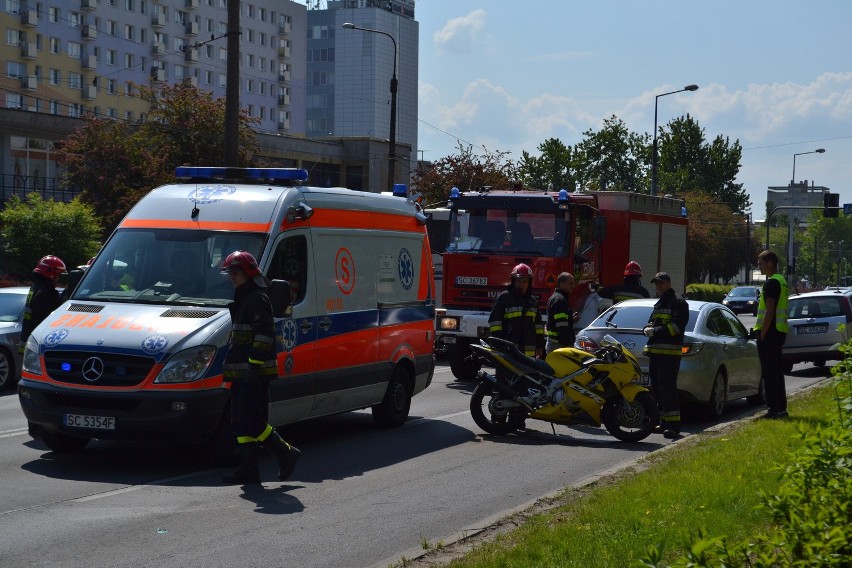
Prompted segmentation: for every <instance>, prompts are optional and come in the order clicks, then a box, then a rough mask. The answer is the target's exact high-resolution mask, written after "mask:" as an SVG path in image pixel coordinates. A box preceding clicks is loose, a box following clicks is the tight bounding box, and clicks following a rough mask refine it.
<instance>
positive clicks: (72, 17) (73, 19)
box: [68, 12, 80, 28]
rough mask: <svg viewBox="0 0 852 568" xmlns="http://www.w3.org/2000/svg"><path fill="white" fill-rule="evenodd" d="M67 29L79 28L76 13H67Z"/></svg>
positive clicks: (78, 19)
mask: <svg viewBox="0 0 852 568" xmlns="http://www.w3.org/2000/svg"><path fill="white" fill-rule="evenodd" d="M68 27H70V28H79V27H80V14H79V13H78V12H68Z"/></svg>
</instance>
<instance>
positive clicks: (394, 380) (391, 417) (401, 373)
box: [372, 365, 412, 428]
mask: <svg viewBox="0 0 852 568" xmlns="http://www.w3.org/2000/svg"><path fill="white" fill-rule="evenodd" d="M411 382H412V379H411V374H410V373H409V372H408V370H407V369H406V368H405V367H403V366H402V365H397V366H396V368H394V370H393V375H392V376H391V379H390V381H389V382H388V390H387V391H386V392H385V398H384V399H383V400H382V402H381V403H379V404H377V405H376V406H374V407H372V410H373V421H374V422H375V423H376V425H377V426H379V427H380V428H393V427H395V426H402V425H403V424H405V421H406V420H408V411H409V410H410V409H411V391H412V389H411V388H410V384H411Z"/></svg>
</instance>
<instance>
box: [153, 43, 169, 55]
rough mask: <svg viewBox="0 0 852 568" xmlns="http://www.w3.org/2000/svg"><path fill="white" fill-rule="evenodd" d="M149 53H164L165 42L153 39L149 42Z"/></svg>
mask: <svg viewBox="0 0 852 568" xmlns="http://www.w3.org/2000/svg"><path fill="white" fill-rule="evenodd" d="M151 53H153V54H154V55H156V56H160V55H165V54H166V44H164V43H163V42H161V41H155V42H154V43H152V44H151Z"/></svg>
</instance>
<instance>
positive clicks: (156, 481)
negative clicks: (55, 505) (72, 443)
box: [70, 469, 219, 503]
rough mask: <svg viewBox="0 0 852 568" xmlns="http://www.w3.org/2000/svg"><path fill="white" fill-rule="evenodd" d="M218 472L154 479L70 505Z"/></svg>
mask: <svg viewBox="0 0 852 568" xmlns="http://www.w3.org/2000/svg"><path fill="white" fill-rule="evenodd" d="M214 471H219V470H218V469H207V470H204V471H195V472H192V473H187V474H184V475H176V476H174V477H166V478H163V479H154V480H152V481H149V482H148V483H143V484H142V485H131V486H129V487H122V488H121V489H114V490H112V491H104V492H103V493H95V494H94V495H87V496H86V497H79V498H77V499H71V500H70V501H71V502H72V503H85V502H87V501H95V500H97V499H103V498H105V497H113V496H115V495H121V494H122V493H130V492H132V491H137V490H139V489H144V488H146V487H151V486H153V485H165V484H168V483H173V482H175V481H180V480H182V479H190V478H192V477H198V476H200V475H206V474H208V473H211V472H214Z"/></svg>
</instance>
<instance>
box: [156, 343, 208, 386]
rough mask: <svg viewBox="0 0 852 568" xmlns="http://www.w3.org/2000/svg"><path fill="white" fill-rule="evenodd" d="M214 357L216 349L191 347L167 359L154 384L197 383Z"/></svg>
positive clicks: (205, 346)
mask: <svg viewBox="0 0 852 568" xmlns="http://www.w3.org/2000/svg"><path fill="white" fill-rule="evenodd" d="M215 356H216V348H215V347H213V346H211V345H202V346H201V347H193V348H192V349H187V350H185V351H181V352H180V353H176V354H175V355H174V356H172V358H171V359H169V361H168V363H166V366H165V367H163V370H162V371H160V374H159V375H157V378H156V379H154V383H159V384H163V383H189V382H192V381H197V380H198V379H200V378H201V377H203V376H204V373H205V372H207V369H208V368H209V367H210V364H211V363H212V362H213V358H214V357H215Z"/></svg>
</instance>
